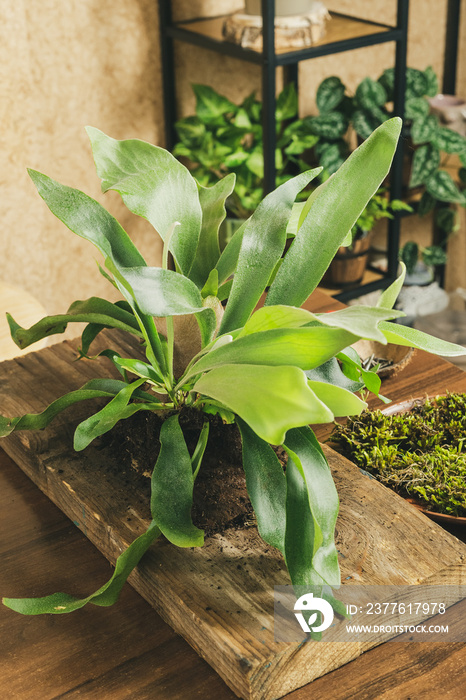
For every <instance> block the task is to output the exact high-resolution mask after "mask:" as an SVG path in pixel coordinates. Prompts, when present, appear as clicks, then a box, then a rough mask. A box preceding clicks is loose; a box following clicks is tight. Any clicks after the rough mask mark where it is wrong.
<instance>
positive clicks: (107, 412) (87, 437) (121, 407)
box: [74, 378, 154, 452]
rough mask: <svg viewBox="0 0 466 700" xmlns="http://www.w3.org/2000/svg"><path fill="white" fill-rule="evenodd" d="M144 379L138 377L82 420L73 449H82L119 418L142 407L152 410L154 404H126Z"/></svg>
mask: <svg viewBox="0 0 466 700" xmlns="http://www.w3.org/2000/svg"><path fill="white" fill-rule="evenodd" d="M145 381H146V380H145V378H143V379H138V380H137V381H135V382H133V383H132V384H129V385H126V386H125V387H124V389H122V390H121V391H120V392H119V393H118V394H117V395H116V396H115V397H114V398H112V400H111V401H109V402H108V404H107V405H106V406H104V407H103V408H102V410H100V411H98V412H97V413H94V415H93V416H90V417H89V418H86V420H84V421H82V423H80V424H79V425H78V427H77V428H76V431H75V433H74V449H75V450H76V451H77V452H80V451H81V450H84V448H86V447H87V446H88V445H90V443H91V442H92V441H93V440H94V439H95V438H96V437H99V436H100V435H104V434H105V433H107V432H108V431H109V430H111V429H112V428H113V427H114V426H115V425H116V424H117V423H118V421H119V420H122V419H123V418H129V416H130V415H132V414H133V413H135V412H136V411H138V410H142V409H143V407H144V409H146V410H147V409H149V410H153V409H154V405H150V404H132V405H131V406H128V403H129V401H130V399H131V397H132V395H133V393H134V390H135V389H139V387H140V386H142V384H144V382H145Z"/></svg>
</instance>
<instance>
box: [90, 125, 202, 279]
mask: <svg viewBox="0 0 466 700" xmlns="http://www.w3.org/2000/svg"><path fill="white" fill-rule="evenodd" d="M87 133H88V135H89V138H90V140H91V145H92V152H93V155H94V160H95V164H96V168H97V174H98V175H99V177H100V178H101V179H102V189H103V191H104V192H106V191H107V190H110V189H112V190H116V191H117V192H119V193H120V195H121V197H122V199H123V201H124V203H125V204H126V206H127V207H128V209H129V210H130V211H132V212H133V213H134V214H137V215H138V216H142V217H143V218H144V219H147V220H148V221H149V222H150V223H151V224H152V226H153V227H154V228H155V229H156V231H157V233H159V235H160V236H161V238H162V239H163V240H165V239H166V238H167V236H168V235H169V233H170V231H171V229H172V227H173V224H174V223H175V222H176V221H178V222H179V223H180V226H178V227H177V229H176V231H175V233H174V234H173V236H172V237H171V241H170V250H171V252H172V254H173V257H174V258H175V260H176V262H177V264H178V266H179V268H180V270H181V272H182V273H183V274H188V273H189V270H190V269H191V265H192V263H193V260H194V256H195V254H196V248H197V244H198V240H199V234H200V230H201V220H202V211H201V205H200V203H199V192H198V188H197V184H196V181H195V180H194V178H193V177H192V175H191V174H190V172H189V170H188V169H187V168H185V167H184V165H182V164H181V163H180V162H179V161H178V160H177V159H176V158H175V157H174V156H173V155H172V154H171V153H169V152H168V151H166V150H165V149H163V148H159V147H157V146H152V145H151V144H149V143H146V142H145V141H140V140H139V139H130V140H126V141H117V140H115V139H112V138H110V137H109V136H106V135H105V134H104V133H102V132H101V131H99V130H98V129H94V128H93V127H87ZM141 264H142V263H141V262H129V263H127V264H126V267H135V266H139V265H141Z"/></svg>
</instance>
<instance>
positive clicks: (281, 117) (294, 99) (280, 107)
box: [275, 83, 298, 123]
mask: <svg viewBox="0 0 466 700" xmlns="http://www.w3.org/2000/svg"><path fill="white" fill-rule="evenodd" d="M297 114H298V95H297V93H296V87H295V84H294V83H289V84H288V85H286V86H285V88H284V89H283V90H282V91H281V93H280V94H279V96H278V97H277V107H276V112H275V115H276V120H277V122H279V123H280V122H282V121H285V119H294V118H295V117H296V115H297Z"/></svg>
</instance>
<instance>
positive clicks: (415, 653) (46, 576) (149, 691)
mask: <svg viewBox="0 0 466 700" xmlns="http://www.w3.org/2000/svg"><path fill="white" fill-rule="evenodd" d="M338 306H340V305H339V304H338V302H336V301H334V300H333V299H331V298H330V297H328V296H326V295H324V294H322V293H320V292H316V293H315V294H314V295H313V296H312V298H311V300H310V302H309V308H312V309H313V310H318V311H326V310H331V309H335V308H338ZM446 389H450V390H458V391H466V373H463V372H461V371H460V370H458V369H457V368H456V367H455V366H454V365H452V364H451V363H448V362H444V361H442V360H440V359H438V358H436V357H433V356H430V355H427V354H425V353H421V352H419V351H417V352H416V354H415V357H414V359H413V360H412V362H411V363H410V365H408V366H407V367H406V368H405V369H404V370H402V371H401V372H400V373H399V374H398V375H396V376H395V377H394V378H391V379H388V380H386V381H385V382H384V388H383V393H384V394H385V395H386V396H388V397H390V398H392V399H394V400H402V399H406V398H409V397H411V396H419V395H424V394H426V393H428V394H432V393H436V392H442V391H445V390H446ZM371 404H372V406H376V405H377V404H378V402H377V400H375V399H374V400H372V401H371ZM322 434H323V433H322ZM0 467H1V468H0V558H1V559H0V560H1V566H0V592H1V594H2V595H5V596H15V595H18V593H19V591H20V590H21V588H23V587H24V588H27V589H28V590H34V585H37V587H38V588H41V589H42V590H43V589H44V583H45V584H47V583H52V584H53V588H54V590H67V589H69V588H70V587H71V585H70V584H71V583H72V582H73V580H74V579H75V578H76V577H79V578H82V579H83V580H84V581H85V582H86V587H87V586H89V590H93V589H95V588H97V587H98V585H100V584H101V583H102V582H103V581H105V580H107V578H108V576H109V572H110V566H109V564H108V562H107V561H106V560H105V559H104V557H103V556H102V555H101V554H100V553H99V552H98V551H97V550H96V549H95V548H94V547H93V545H92V544H90V542H89V541H88V540H87V539H86V538H85V537H84V535H83V534H82V533H81V531H80V530H78V529H77V528H76V527H75V526H74V525H73V524H72V523H71V522H70V521H69V520H68V519H67V518H66V517H65V516H64V515H63V514H62V513H61V511H60V510H58V508H56V507H55V506H54V505H53V504H52V503H51V502H50V501H49V500H48V499H47V498H46V497H45V496H44V495H43V494H42V493H41V492H40V491H39V489H38V488H37V487H36V486H34V484H32V482H30V481H29V480H28V479H27V477H26V476H24V474H23V473H22V472H21V471H20V470H19V469H18V467H17V466H16V465H15V464H14V463H13V462H12V461H11V460H10V459H9V458H8V457H7V456H6V455H5V454H4V453H3V452H2V451H0ZM454 534H456V535H457V536H458V535H460V536H461V533H458V532H457V533H454ZM0 663H1V666H0V669H1V670H0V698H1V699H2V700H10V699H15V700H16V699H18V700H52V698H53V699H54V700H56V699H58V698H67V700H72V699H74V698H80V699H82V698H85V699H86V700H106V699H107V698H109V699H111V700H123V699H125V700H126V699H128V700H129V699H130V698H131V699H132V700H145V699H146V698H147V699H149V698H151V699H155V698H156V699H157V700H194V698H202V699H203V700H228V699H230V698H234V697H235V696H234V694H233V693H232V692H231V690H229V689H228V688H227V686H226V685H225V684H224V683H223V681H222V680H221V679H220V677H219V676H218V675H217V674H216V673H215V672H214V671H213V670H212V669H211V668H210V667H209V666H208V665H207V664H206V663H205V662H204V661H203V660H202V659H201V658H199V657H198V656H197V654H196V653H195V652H194V651H193V650H192V649H191V648H190V647H189V646H188V644H187V643H186V642H185V641H184V640H183V639H182V638H180V637H179V636H177V635H176V634H175V633H174V632H173V631H172V630H171V628H169V627H168V626H167V625H166V624H165V623H164V622H163V621H162V620H161V619H160V617H159V616H158V615H157V614H156V613H155V612H154V611H153V610H152V608H151V607H150V606H149V605H148V604H147V603H146V602H145V601H144V600H143V599H142V598H141V597H140V596H139V595H138V594H137V593H135V592H134V591H133V590H132V589H131V588H130V586H128V585H127V586H126V587H125V589H124V591H123V593H122V595H121V598H120V601H119V602H118V604H117V605H116V606H114V607H112V608H98V607H95V606H92V607H89V608H83V609H82V610H78V611H77V612H75V613H73V614H71V615H63V616H43V617H37V618H28V617H23V616H21V615H17V614H16V613H13V612H11V611H10V610H8V609H7V608H5V607H0ZM465 687H466V648H465V645H464V644H462V643H461V644H460V643H454V644H440V643H436V644H432V643H394V642H391V643H388V644H384V645H382V646H380V647H377V648H375V649H373V650H371V651H369V652H367V653H366V654H363V655H362V656H361V657H359V658H358V659H356V660H355V661H352V662H351V663H349V664H347V665H346V666H344V667H342V668H340V669H338V670H336V671H334V672H332V673H330V674H328V675H326V676H323V677H322V678H319V679H317V680H315V681H314V682H313V683H312V684H310V685H309V686H305V687H304V688H301V689H300V690H297V691H295V692H293V693H291V694H290V695H288V696H287V697H288V698H290V700H291V699H293V700H304V699H305V698H312V700H349V699H350V698H351V699H354V700H370V699H373V700H382V699H383V700H391V699H392V698H393V700H395V699H396V700H408V699H410V700H417V699H418V698H419V699H420V698H427V697H429V698H437V697H442V698H446V699H453V700H456V699H458V700H459V699H460V698H461V699H462V698H463V697H464V688H465Z"/></svg>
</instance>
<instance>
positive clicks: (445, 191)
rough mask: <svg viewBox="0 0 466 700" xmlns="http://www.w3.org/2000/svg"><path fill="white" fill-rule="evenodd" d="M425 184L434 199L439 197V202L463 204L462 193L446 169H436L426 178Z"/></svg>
mask: <svg viewBox="0 0 466 700" xmlns="http://www.w3.org/2000/svg"><path fill="white" fill-rule="evenodd" d="M425 185H426V189H427V191H428V193H429V194H430V195H432V197H435V199H439V200H440V201H441V202H457V203H458V204H463V205H464V202H465V198H464V195H463V194H462V192H460V190H459V189H458V187H457V185H456V184H455V182H454V180H453V178H452V177H451V175H450V174H449V173H447V171H446V170H437V172H436V173H434V174H433V175H431V177H429V178H428V180H426V182H425Z"/></svg>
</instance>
